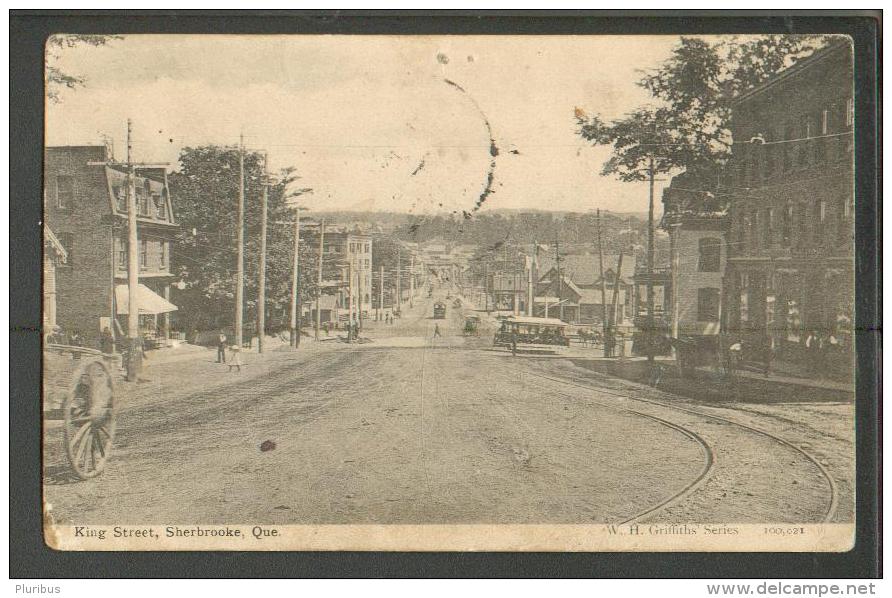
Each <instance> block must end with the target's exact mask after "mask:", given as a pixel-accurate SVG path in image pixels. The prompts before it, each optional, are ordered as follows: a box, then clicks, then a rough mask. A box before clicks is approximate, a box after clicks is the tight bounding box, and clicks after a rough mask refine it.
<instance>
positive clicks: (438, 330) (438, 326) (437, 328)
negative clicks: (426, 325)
mask: <svg viewBox="0 0 892 598" xmlns="http://www.w3.org/2000/svg"><path fill="white" fill-rule="evenodd" d="M438 336H443V335H441V334H440V325H439V324H434V338H437V337H438Z"/></svg>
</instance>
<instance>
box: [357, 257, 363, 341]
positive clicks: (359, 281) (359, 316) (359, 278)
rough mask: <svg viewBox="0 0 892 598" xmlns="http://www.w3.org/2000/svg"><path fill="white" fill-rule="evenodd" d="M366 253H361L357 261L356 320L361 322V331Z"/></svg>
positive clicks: (360, 326) (360, 325) (360, 327)
mask: <svg viewBox="0 0 892 598" xmlns="http://www.w3.org/2000/svg"><path fill="white" fill-rule="evenodd" d="M363 255H365V254H364V253H361V254H360V256H359V257H358V258H357V259H356V261H357V264H356V265H357V272H356V290H357V291H358V293H357V294H358V295H359V301H357V303H356V320H357V321H358V322H359V329H360V330H362V299H363V294H362V293H363V288H362V273H363V272H364V269H363V261H364V260H365V258H364V257H363Z"/></svg>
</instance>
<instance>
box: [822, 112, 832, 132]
mask: <svg viewBox="0 0 892 598" xmlns="http://www.w3.org/2000/svg"><path fill="white" fill-rule="evenodd" d="M829 132H830V110H826V109H825V110H822V111H821V135H826V134H827V133H829Z"/></svg>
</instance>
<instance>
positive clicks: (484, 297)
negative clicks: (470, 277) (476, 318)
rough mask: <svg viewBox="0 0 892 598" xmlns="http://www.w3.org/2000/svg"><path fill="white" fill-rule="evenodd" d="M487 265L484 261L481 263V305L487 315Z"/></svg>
mask: <svg viewBox="0 0 892 598" xmlns="http://www.w3.org/2000/svg"><path fill="white" fill-rule="evenodd" d="M487 265H488V263H487V262H486V260H484V261H483V305H484V308H483V309H484V311H486V313H489V291H488V290H487V288H486V287H487V285H488V284H489V272H488V268H487Z"/></svg>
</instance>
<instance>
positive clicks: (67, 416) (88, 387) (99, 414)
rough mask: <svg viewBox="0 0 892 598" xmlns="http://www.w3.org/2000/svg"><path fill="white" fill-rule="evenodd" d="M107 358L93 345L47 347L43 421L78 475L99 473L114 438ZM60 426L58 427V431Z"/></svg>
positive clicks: (111, 380) (112, 389)
mask: <svg viewBox="0 0 892 598" xmlns="http://www.w3.org/2000/svg"><path fill="white" fill-rule="evenodd" d="M116 369H117V368H116V367H115V366H114V365H111V366H110V365H109V356H107V355H103V354H102V353H101V352H100V351H98V350H96V349H88V348H84V347H75V346H69V345H55V344H48V345H45V347H44V351H43V377H44V378H43V419H44V434H45V435H47V438H50V439H51V440H54V439H53V436H55V435H57V434H58V435H60V436H59V438H58V440H59V444H60V445H61V447H62V449H64V453H65V457H66V458H67V460H68V464H69V465H70V467H71V469H72V471H73V472H74V473H75V474H76V475H77V476H78V477H79V478H81V479H88V478H92V477H94V476H96V475H98V474H99V473H101V472H102V470H103V468H104V467H105V465H106V463H107V462H108V459H109V457H110V456H111V450H112V445H113V443H114V439H115V384H114V375H113V374H112V372H113V371H114V370H116ZM59 428H61V430H60V429H59Z"/></svg>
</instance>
